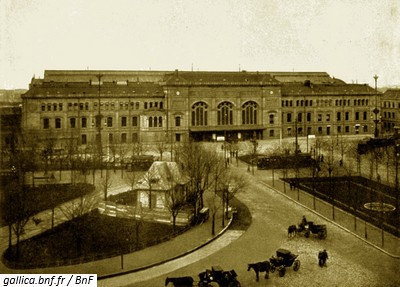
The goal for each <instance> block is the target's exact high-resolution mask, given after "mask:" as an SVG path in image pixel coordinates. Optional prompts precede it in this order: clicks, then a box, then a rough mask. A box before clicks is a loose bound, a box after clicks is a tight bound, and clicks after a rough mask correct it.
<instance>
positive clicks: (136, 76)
mask: <svg viewBox="0 0 400 287" xmlns="http://www.w3.org/2000/svg"><path fill="white" fill-rule="evenodd" d="M166 73H167V72H165V71H151V70H149V71H122V70H119V71H115V70H46V71H45V72H44V81H46V82H51V81H53V82H86V83H87V82H89V81H93V82H96V81H97V82H98V75H102V76H101V80H102V81H105V82H113V81H128V82H160V81H161V80H162V79H163V78H164V75H165V74H166Z"/></svg>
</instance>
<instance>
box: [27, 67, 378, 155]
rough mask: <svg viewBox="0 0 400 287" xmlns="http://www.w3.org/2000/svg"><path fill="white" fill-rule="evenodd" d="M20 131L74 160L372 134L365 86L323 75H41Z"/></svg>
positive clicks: (371, 99) (370, 96) (372, 98)
mask: <svg viewBox="0 0 400 287" xmlns="http://www.w3.org/2000/svg"><path fill="white" fill-rule="evenodd" d="M22 98H23V108H22V130H23V131H24V132H25V133H27V134H33V135H36V136H37V137H40V138H47V139H49V138H53V139H54V140H55V142H56V145H57V148H59V149H67V148H68V146H71V145H74V146H75V148H76V151H77V152H94V151H95V150H97V151H102V152H105V149H106V148H107V147H110V146H115V145H121V144H122V145H125V144H126V145H130V144H154V143H157V142H165V143H174V142H180V141H186V140H188V139H192V140H196V141H215V140H216V139H217V138H219V139H221V138H223V139H227V140H229V141H240V140H248V139H254V138H255V139H276V138H285V137H294V136H295V134H296V133H297V134H298V135H299V136H306V135H317V136H318V135H321V136H324V135H342V134H343V135H354V134H366V135H367V134H373V117H372V116H373V112H372V110H373V109H374V108H375V106H376V105H377V104H378V102H377V101H378V97H377V94H376V92H375V90H374V89H373V88H371V87H369V86H368V85H363V84H346V83H344V82H343V81H342V80H339V79H335V78H332V77H330V76H329V75H328V74H327V73H325V72H247V71H241V72H192V71H178V70H176V71H89V70H88V71H54V70H50V71H45V73H44V78H43V79H35V78H33V79H32V81H31V83H30V87H29V90H28V91H27V92H26V93H25V94H24V95H23V96H22Z"/></svg>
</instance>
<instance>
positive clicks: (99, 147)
mask: <svg viewBox="0 0 400 287" xmlns="http://www.w3.org/2000/svg"><path fill="white" fill-rule="evenodd" d="M96 77H97V79H98V80H99V82H98V84H99V86H98V88H99V89H98V112H97V116H96V127H97V135H96V140H97V152H98V157H99V164H100V170H101V171H102V170H103V169H102V167H101V165H102V161H103V157H102V155H103V146H102V140H101V118H102V116H101V109H100V103H101V97H100V96H101V78H102V77H103V74H101V73H99V74H98V75H96Z"/></svg>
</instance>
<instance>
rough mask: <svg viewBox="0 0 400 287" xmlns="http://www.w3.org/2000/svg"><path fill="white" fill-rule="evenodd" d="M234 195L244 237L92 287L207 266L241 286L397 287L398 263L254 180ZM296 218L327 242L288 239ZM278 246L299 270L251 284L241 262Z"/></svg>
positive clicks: (155, 282) (141, 282) (154, 282)
mask: <svg viewBox="0 0 400 287" xmlns="http://www.w3.org/2000/svg"><path fill="white" fill-rule="evenodd" d="M243 170H245V167H243ZM257 173H261V174H262V173H263V171H257ZM267 173H268V172H265V176H267ZM248 176H249V177H251V175H250V174H248ZM237 197H238V198H239V200H241V201H242V202H243V203H245V204H246V205H247V206H248V208H249V209H250V211H251V213H252V216H253V220H252V225H251V226H250V227H249V229H248V230H247V231H246V232H245V233H243V232H242V231H235V230H228V232H227V233H226V234H224V235H223V236H222V237H220V238H219V239H217V240H216V241H215V242H214V243H212V244H210V245H208V246H206V247H205V248H203V249H200V250H199V251H197V252H195V253H192V254H190V255H188V256H185V257H183V258H180V259H178V260H175V261H172V262H169V263H167V264H163V265H160V266H157V267H154V268H152V269H149V270H145V271H142V272H137V273H132V274H128V275H124V276H119V277H114V278H110V279H106V280H101V281H99V282H98V286H134V287H148V286H155V287H156V286H164V282H165V278H166V276H169V277H179V276H192V277H193V278H195V280H197V279H198V277H197V274H198V273H200V272H201V271H204V270H205V269H206V268H210V267H211V266H212V265H220V266H221V267H222V268H223V269H226V270H229V269H235V271H236V272H237V273H238V279H239V281H240V282H241V283H242V286H307V287H308V286H400V276H399V275H398V266H399V263H400V261H399V260H397V259H393V258H391V257H389V256H387V255H385V254H384V253H381V252H380V251H378V250H377V249H375V248H373V247H371V246H369V245H368V244H365V243H364V242H362V241H360V240H359V239H357V238H356V237H354V236H353V235H351V234H349V233H347V232H345V231H344V230H342V229H340V228H338V227H336V226H335V225H333V224H331V223H330V222H327V221H325V220H323V219H322V218H320V217H318V216H316V215H315V214H313V213H311V212H308V211H306V210H305V209H304V208H302V207H301V206H299V205H297V204H296V203H294V202H291V201H289V200H287V199H286V198H285V197H283V196H282V195H280V194H278V193H276V192H275V191H273V190H271V189H270V188H268V187H265V186H264V185H262V184H261V183H258V182H256V181H254V179H253V180H252V181H251V183H250V185H249V188H248V189H247V191H246V192H242V193H240V194H238V195H237ZM302 215H306V216H307V219H308V220H312V221H314V222H315V223H316V224H327V227H328V238H327V239H326V240H319V239H318V238H314V237H312V238H308V239H307V238H304V237H299V236H298V237H296V238H294V239H289V238H288V237H287V227H288V226H289V225H290V224H295V223H298V221H299V220H300V219H301V217H302ZM238 216H240V214H239V215H238ZM281 247H282V248H286V249H289V250H290V251H292V252H293V253H296V254H299V259H300V261H301V267H300V270H299V271H298V272H294V271H293V269H292V268H290V269H288V270H287V272H286V275H285V276H284V277H282V278H280V277H279V276H278V274H277V273H274V274H271V275H270V279H268V280H265V279H264V278H263V277H262V276H260V282H256V281H255V273H254V272H253V271H250V272H247V263H253V262H258V261H262V260H268V259H269V258H270V257H271V255H273V254H275V251H276V249H278V248H281ZM321 249H327V251H328V253H329V257H330V258H329V260H328V266H327V267H326V268H320V267H319V266H318V264H317V254H318V251H319V250H321Z"/></svg>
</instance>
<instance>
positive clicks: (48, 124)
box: [43, 118, 50, 129]
mask: <svg viewBox="0 0 400 287" xmlns="http://www.w3.org/2000/svg"><path fill="white" fill-rule="evenodd" d="M49 127H50V120H49V119H47V118H45V119H43V128H44V129H48V128H49Z"/></svg>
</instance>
